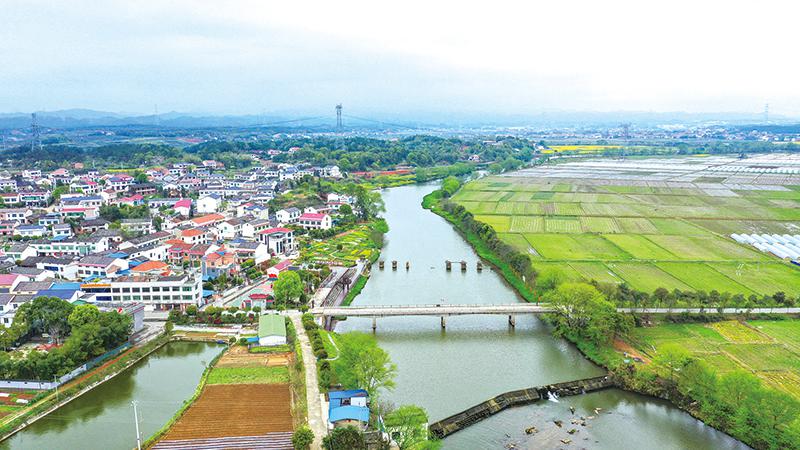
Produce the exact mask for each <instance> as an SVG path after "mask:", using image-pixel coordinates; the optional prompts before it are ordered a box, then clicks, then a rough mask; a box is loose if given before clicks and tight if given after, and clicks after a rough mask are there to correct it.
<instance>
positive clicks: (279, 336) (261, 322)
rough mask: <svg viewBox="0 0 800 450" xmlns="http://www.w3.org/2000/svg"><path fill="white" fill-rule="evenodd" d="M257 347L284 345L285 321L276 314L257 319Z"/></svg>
mask: <svg viewBox="0 0 800 450" xmlns="http://www.w3.org/2000/svg"><path fill="white" fill-rule="evenodd" d="M258 345H266V346H274V345H286V321H285V319H284V318H283V316H279V315H277V314H264V315H262V316H259V317H258Z"/></svg>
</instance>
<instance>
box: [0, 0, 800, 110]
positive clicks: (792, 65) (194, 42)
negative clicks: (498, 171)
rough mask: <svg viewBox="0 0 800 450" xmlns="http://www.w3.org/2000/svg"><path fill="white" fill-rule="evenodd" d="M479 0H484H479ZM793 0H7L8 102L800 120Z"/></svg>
mask: <svg viewBox="0 0 800 450" xmlns="http://www.w3.org/2000/svg"><path fill="white" fill-rule="evenodd" d="M473 3H474V4H473ZM798 13H800V2H797V1H762V2H756V1H752V0H748V1H737V0H727V1H717V0H691V1H687V0H670V1H663V0H651V1H642V0H632V1H616V0H604V1H597V0H591V1H568V0H560V1H535V0H526V1H515V2H506V1H500V0H494V1H486V0H483V1H480V2H477V1H476V2H470V1H465V0H460V1H449V0H446V1H445V0H424V1H417V0H403V1H379V0H372V1H364V2H352V1H344V0H337V1H318V2H308V1H299V0H292V1H271V0H254V1H243V0H242V1H229V0H226V1H222V0H215V1H205V0H195V1H189V0H175V1H170V0H128V1H114V0H97V1H84V0H53V1H37V0H3V1H2V5H0V18H2V22H0V24H2V25H0V63H1V64H2V65H1V66H0V111H2V112H11V111H31V110H55V109H65V108H92V109H99V110H106V111H116V112H120V111H121V112H136V113H148V114H149V113H152V112H153V110H154V105H156V104H158V109H159V111H160V112H166V111H184V112H202V113H234V114H247V113H257V114H260V113H262V112H281V111H284V112H286V111H293V112H329V111H330V110H331V108H332V106H333V105H334V104H335V103H337V102H342V103H344V104H345V107H346V108H347V110H348V111H350V112H351V113H352V114H354V115H355V114H357V112H361V111H363V112H365V113H366V112H398V113H402V114H408V113H414V112H416V111H419V112H431V111H433V112H444V113H447V112H449V111H459V110H460V111H467V112H481V111H485V112H487V113H521V114H527V113H534V112H539V111H547V110H579V111H613V110H639V111H688V112H717V111H732V112H756V111H761V110H762V109H763V108H764V104H765V103H769V104H770V110H771V111H772V112H774V113H776V114H787V115H799V116H800V70H798V69H800V58H798V54H797V50H798V43H799V42H800V32H798V31H797V27H798V25H797V24H798V17H800V14H798Z"/></svg>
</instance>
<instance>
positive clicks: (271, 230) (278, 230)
mask: <svg viewBox="0 0 800 450" xmlns="http://www.w3.org/2000/svg"><path fill="white" fill-rule="evenodd" d="M290 231H292V230H290V229H289V228H283V227H277V228H267V229H266V230H263V231H259V232H258V234H272V233H288V232H290Z"/></svg>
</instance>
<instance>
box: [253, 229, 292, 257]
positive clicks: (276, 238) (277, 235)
mask: <svg viewBox="0 0 800 450" xmlns="http://www.w3.org/2000/svg"><path fill="white" fill-rule="evenodd" d="M258 240H259V242H261V243H262V244H264V245H266V246H267V248H268V249H269V252H270V254H272V255H289V254H291V253H292V252H294V250H295V242H294V231H292V230H291V229H289V228H282V227H279V228H267V229H266V230H264V231H261V232H259V233H258Z"/></svg>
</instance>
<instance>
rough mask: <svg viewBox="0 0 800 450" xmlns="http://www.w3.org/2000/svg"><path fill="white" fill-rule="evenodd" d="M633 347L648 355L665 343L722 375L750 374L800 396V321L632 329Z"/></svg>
mask: <svg viewBox="0 0 800 450" xmlns="http://www.w3.org/2000/svg"><path fill="white" fill-rule="evenodd" d="M632 343H633V345H634V346H635V347H637V348H638V349H639V350H641V351H642V352H644V353H645V354H646V355H648V356H650V357H653V356H654V355H655V354H656V353H657V348H659V347H660V346H661V345H663V344H665V343H673V344H677V345H680V346H682V347H684V348H686V349H687V350H689V351H690V352H692V354H693V355H694V356H696V357H697V358H699V359H702V360H703V361H705V362H706V363H708V364H709V365H711V366H712V367H714V368H715V369H716V370H717V371H719V372H720V373H724V372H730V371H732V370H737V369H738V370H746V371H750V372H753V373H755V374H756V375H757V376H758V377H759V378H761V379H762V380H764V381H765V382H766V383H767V384H769V385H771V386H773V387H776V388H778V389H781V390H783V391H785V392H787V393H789V394H791V395H793V396H795V397H797V398H800V384H798V382H800V352H798V351H800V320H776V321H751V322H747V323H740V322H736V321H726V322H717V323H714V324H706V325H703V324H681V325H674V324H668V325H659V326H656V327H650V328H636V329H635V330H634V333H633V338H632Z"/></svg>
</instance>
